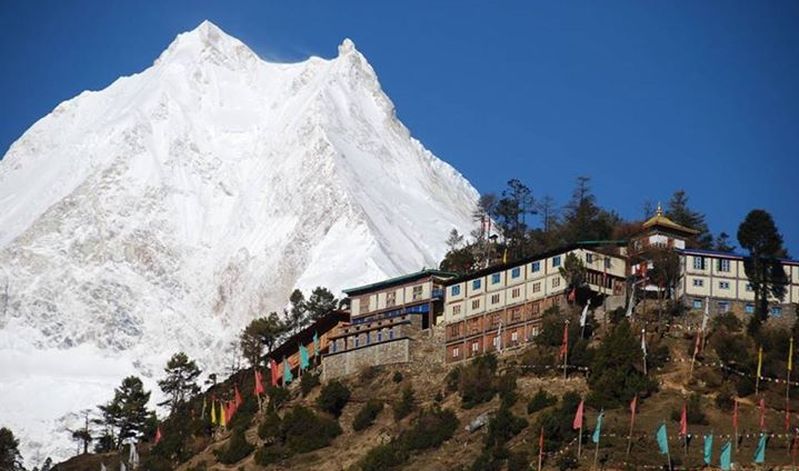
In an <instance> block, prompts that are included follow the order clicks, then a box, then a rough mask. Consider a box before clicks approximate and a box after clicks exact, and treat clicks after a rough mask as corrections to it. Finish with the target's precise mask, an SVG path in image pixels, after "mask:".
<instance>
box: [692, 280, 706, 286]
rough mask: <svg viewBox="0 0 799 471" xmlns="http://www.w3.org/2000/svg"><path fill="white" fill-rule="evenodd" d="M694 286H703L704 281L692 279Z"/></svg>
mask: <svg viewBox="0 0 799 471" xmlns="http://www.w3.org/2000/svg"><path fill="white" fill-rule="evenodd" d="M694 286H699V287H702V286H705V280H703V279H701V278H694Z"/></svg>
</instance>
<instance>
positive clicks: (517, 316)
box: [510, 307, 522, 322]
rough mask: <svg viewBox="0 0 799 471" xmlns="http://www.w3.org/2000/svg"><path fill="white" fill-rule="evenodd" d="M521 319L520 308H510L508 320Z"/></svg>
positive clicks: (516, 320) (515, 320)
mask: <svg viewBox="0 0 799 471" xmlns="http://www.w3.org/2000/svg"><path fill="white" fill-rule="evenodd" d="M520 320H522V310H521V308H518V307H517V308H516V309H511V311H510V321H511V322H519V321H520Z"/></svg>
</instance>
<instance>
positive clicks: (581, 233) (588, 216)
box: [561, 176, 619, 243]
mask: <svg viewBox="0 0 799 471" xmlns="http://www.w3.org/2000/svg"><path fill="white" fill-rule="evenodd" d="M590 181H591V179H590V178H589V177H587V176H580V177H577V184H576V186H575V188H574V191H573V192H572V198H571V200H570V201H569V203H568V204H567V205H566V211H565V214H564V217H563V224H562V226H561V237H562V238H563V239H564V241H565V242H566V243H575V242H579V241H585V240H608V239H610V238H611V236H612V234H613V228H614V226H615V225H616V224H618V222H619V218H618V216H616V215H615V214H613V213H611V212H608V211H605V210H603V209H602V208H600V207H599V206H598V205H597V204H596V196H594V194H593V193H592V192H591V188H590V186H589V182H590Z"/></svg>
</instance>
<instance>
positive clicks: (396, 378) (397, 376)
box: [391, 371, 402, 383]
mask: <svg viewBox="0 0 799 471" xmlns="http://www.w3.org/2000/svg"><path fill="white" fill-rule="evenodd" d="M391 380H392V381H394V382H395V383H401V382H402V372H400V371H395V372H394V376H392V377H391Z"/></svg>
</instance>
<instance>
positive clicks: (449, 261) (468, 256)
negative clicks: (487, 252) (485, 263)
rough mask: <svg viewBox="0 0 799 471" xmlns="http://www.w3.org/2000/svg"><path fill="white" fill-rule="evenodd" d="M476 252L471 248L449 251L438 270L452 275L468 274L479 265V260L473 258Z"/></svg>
mask: <svg viewBox="0 0 799 471" xmlns="http://www.w3.org/2000/svg"><path fill="white" fill-rule="evenodd" d="M476 252H477V251H476V250H475V249H474V247H473V246H468V247H462V248H459V249H454V250H450V251H449V252H447V254H446V255H444V259H443V260H442V261H441V263H439V265H438V268H439V269H440V270H444V271H449V272H454V273H469V272H471V271H473V270H475V269H476V268H477V267H478V265H479V260H478V258H477V257H476V256H475V254H476Z"/></svg>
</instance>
